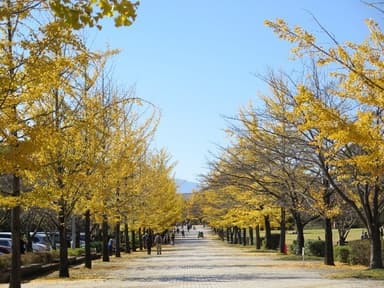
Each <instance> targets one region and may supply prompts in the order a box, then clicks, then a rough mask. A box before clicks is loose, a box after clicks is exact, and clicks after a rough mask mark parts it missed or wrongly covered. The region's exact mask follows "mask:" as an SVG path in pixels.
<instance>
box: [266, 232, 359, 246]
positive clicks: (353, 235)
mask: <svg viewBox="0 0 384 288" xmlns="http://www.w3.org/2000/svg"><path fill="white" fill-rule="evenodd" d="M362 230H364V229H362V228H354V229H351V231H350V232H349V234H348V237H347V241H352V240H358V239H360V236H361V231H362ZM293 232H294V231H292V230H288V231H287V233H286V242H287V245H288V246H289V245H290V244H292V242H293V240H296V234H294V233H293ZM272 233H280V231H278V230H275V231H273V232H272ZM262 235H263V236H264V234H262ZM332 235H333V243H334V245H336V244H337V241H339V233H338V232H337V229H333V230H332ZM319 237H320V239H321V240H324V239H325V237H324V229H305V230H304V239H305V240H317V239H319Z"/></svg>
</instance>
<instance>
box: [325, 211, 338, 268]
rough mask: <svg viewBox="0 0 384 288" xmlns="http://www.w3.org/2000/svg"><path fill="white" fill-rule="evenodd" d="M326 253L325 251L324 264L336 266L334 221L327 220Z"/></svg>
mask: <svg viewBox="0 0 384 288" xmlns="http://www.w3.org/2000/svg"><path fill="white" fill-rule="evenodd" d="M324 224H325V251H324V264H325V265H335V262H334V259H333V239H332V221H331V219H329V218H325V223H324Z"/></svg>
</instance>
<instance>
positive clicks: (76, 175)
mask: <svg viewBox="0 0 384 288" xmlns="http://www.w3.org/2000/svg"><path fill="white" fill-rule="evenodd" d="M3 2H4V3H3V4H1V6H0V12H1V13H0V37H1V40H0V54H1V55H0V87H1V88H0V133H1V134H0V163H1V164H0V174H1V175H3V176H2V179H3V180H4V179H6V180H4V181H2V182H3V185H2V191H1V192H2V193H1V195H0V207H2V208H7V209H11V218H12V221H11V222H12V223H11V229H12V241H13V247H12V251H13V253H12V271H11V280H10V287H13V288H15V287H20V246H19V243H20V233H21V227H20V214H21V212H22V211H27V210H28V209H30V208H32V207H40V208H47V209H50V211H51V213H52V212H53V213H55V214H56V227H57V229H58V231H59V232H60V277H68V276H69V270H68V260H67V235H66V234H67V232H66V227H67V222H68V220H69V219H70V218H71V216H72V215H73V214H78V215H85V217H86V221H85V223H88V227H86V230H85V232H86V233H89V223H90V221H91V220H93V221H94V222H97V223H103V228H104V234H105V235H107V234H108V229H107V228H108V223H109V224H110V225H111V224H113V225H115V224H117V225H119V224H120V223H124V224H126V225H127V224H129V225H130V227H131V228H132V229H137V228H138V227H151V229H154V230H158V231H160V230H162V229H165V228H167V227H168V226H169V225H171V224H172V223H173V222H174V221H175V219H177V218H178V217H179V215H180V211H181V203H182V200H181V199H180V197H179V196H178V195H177V194H176V184H175V181H174V179H173V176H172V169H173V164H172V163H170V162H169V161H170V159H169V156H168V155H167V153H166V152H165V151H156V150H154V149H152V148H151V140H152V137H153V135H154V133H155V129H156V126H157V123H158V121H159V113H158V111H157V109H156V107H154V106H153V105H152V104H150V103H147V102H145V101H144V100H142V99H139V98H137V97H135V95H134V90H133V89H131V90H124V89H119V88H118V87H116V85H113V84H112V83H113V82H112V79H111V77H110V76H109V75H108V73H106V72H105V71H106V68H105V67H106V63H107V60H108V59H109V57H111V56H112V55H114V54H115V53H116V51H107V52H94V51H90V50H89V49H88V48H87V45H86V42H85V41H84V39H83V38H82V37H81V36H80V34H79V33H78V29H81V28H84V27H87V26H89V27H93V26H97V27H98V28H99V29H101V28H102V27H101V24H100V21H101V19H102V18H104V17H112V18H114V20H115V25H116V26H122V25H125V26H127V25H130V24H131V23H132V22H133V21H134V19H135V17H136V8H137V5H138V4H137V3H133V2H132V1H127V0H111V1H102V0H99V1H62V0H52V1H42V0H27V1H26V0H6V1H3ZM117 231H119V228H117ZM86 236H87V234H86ZM88 238H89V234H88ZM106 239H107V238H106ZM86 250H87V251H88V253H89V251H90V250H89V247H88V249H86Z"/></svg>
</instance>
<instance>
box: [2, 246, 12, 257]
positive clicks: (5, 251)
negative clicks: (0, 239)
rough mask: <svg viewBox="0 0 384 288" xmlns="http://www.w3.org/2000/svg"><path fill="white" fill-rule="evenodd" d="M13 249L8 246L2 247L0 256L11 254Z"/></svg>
mask: <svg viewBox="0 0 384 288" xmlns="http://www.w3.org/2000/svg"><path fill="white" fill-rule="evenodd" d="M10 253H11V248H10V247H6V246H0V255H2V254H10Z"/></svg>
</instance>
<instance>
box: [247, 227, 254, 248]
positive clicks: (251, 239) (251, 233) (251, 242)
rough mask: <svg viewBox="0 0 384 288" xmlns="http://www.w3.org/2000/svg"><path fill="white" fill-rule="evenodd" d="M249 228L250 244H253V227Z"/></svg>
mask: <svg viewBox="0 0 384 288" xmlns="http://www.w3.org/2000/svg"><path fill="white" fill-rule="evenodd" d="M248 230H249V242H250V243H249V244H250V245H252V246H253V228H252V227H249V228H248Z"/></svg>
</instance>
